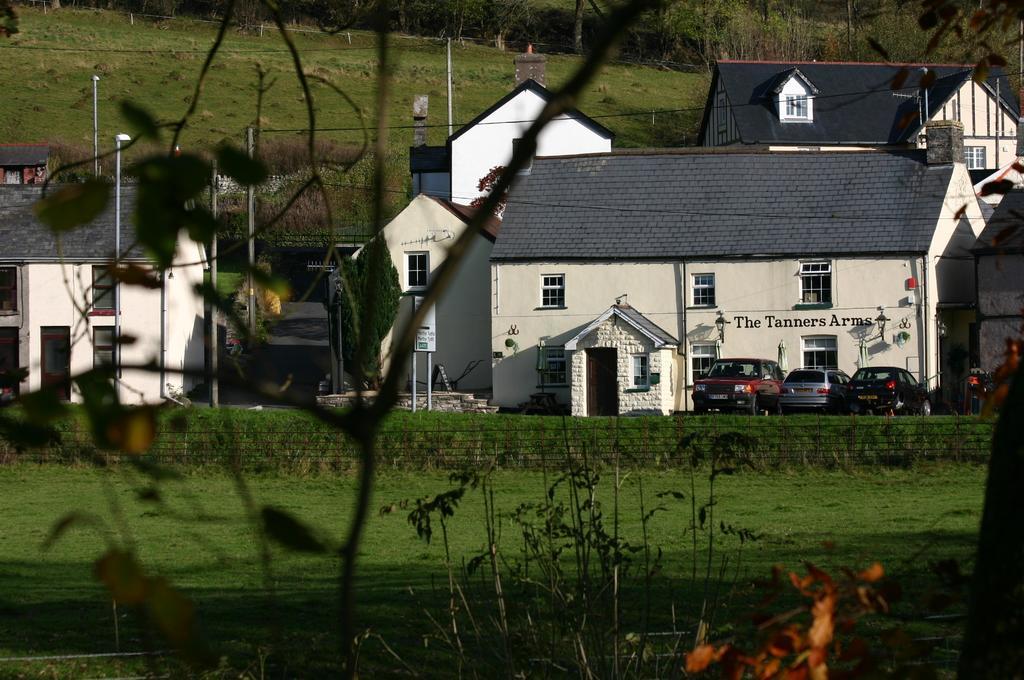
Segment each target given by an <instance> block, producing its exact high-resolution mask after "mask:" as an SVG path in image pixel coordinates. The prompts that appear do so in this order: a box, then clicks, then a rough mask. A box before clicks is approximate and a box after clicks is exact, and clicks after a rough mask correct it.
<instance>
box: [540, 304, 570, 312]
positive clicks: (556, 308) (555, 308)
mask: <svg viewBox="0 0 1024 680" xmlns="http://www.w3.org/2000/svg"><path fill="white" fill-rule="evenodd" d="M544 309H553V310H559V309H568V307H566V306H565V305H562V306H561V307H534V308H533V310H534V311H541V310H544Z"/></svg>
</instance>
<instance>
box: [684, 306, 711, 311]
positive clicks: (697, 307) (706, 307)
mask: <svg viewBox="0 0 1024 680" xmlns="http://www.w3.org/2000/svg"><path fill="white" fill-rule="evenodd" d="M686 308H687V309H696V310H699V311H713V310H715V309H718V305H687V307H686Z"/></svg>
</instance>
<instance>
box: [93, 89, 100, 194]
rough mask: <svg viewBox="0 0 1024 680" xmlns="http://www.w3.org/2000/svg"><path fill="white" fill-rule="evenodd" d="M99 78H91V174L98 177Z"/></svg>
mask: <svg viewBox="0 0 1024 680" xmlns="http://www.w3.org/2000/svg"><path fill="white" fill-rule="evenodd" d="M99 82H100V77H99V76H97V75H93V77H92V174H93V175H96V176H97V177H99V174H100V115H99V105H98V104H97V96H96V95H97V92H96V90H97V86H98V84H99Z"/></svg>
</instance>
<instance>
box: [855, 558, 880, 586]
mask: <svg viewBox="0 0 1024 680" xmlns="http://www.w3.org/2000/svg"><path fill="white" fill-rule="evenodd" d="M883 576H885V569H883V568H882V565H881V563H880V562H875V563H874V564H872V565H871V566H870V567H868V568H867V569H865V570H864V571H862V572H860V573H859V574H857V578H859V579H860V580H861V581H867V582H868V583H874V582H875V581H878V580H880V579H881V578H882V577H883Z"/></svg>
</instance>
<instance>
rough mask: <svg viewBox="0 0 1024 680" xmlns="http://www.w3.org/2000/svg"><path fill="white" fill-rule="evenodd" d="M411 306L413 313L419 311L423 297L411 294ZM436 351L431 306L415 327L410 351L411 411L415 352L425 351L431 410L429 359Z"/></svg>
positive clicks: (434, 322) (413, 400) (434, 323)
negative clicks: (414, 336)
mask: <svg viewBox="0 0 1024 680" xmlns="http://www.w3.org/2000/svg"><path fill="white" fill-rule="evenodd" d="M412 300H413V307H412V312H413V314H415V313H416V312H417V311H419V308H420V306H421V305H422V304H423V298H422V297H420V296H419V295H415V296H413V299H412ZM435 351H437V314H436V312H435V308H434V307H433V306H431V307H430V308H429V309H428V310H427V313H426V315H425V316H424V317H423V321H422V322H421V323H420V327H419V328H417V329H416V342H415V343H414V344H413V351H412V411H413V413H415V412H416V380H417V379H416V353H417V352H426V353H427V410H428V411H429V410H431V407H432V406H433V403H432V401H433V389H432V385H431V383H432V382H433V381H432V380H431V379H430V375H431V373H430V369H431V365H430V364H431V360H432V359H433V353H434V352H435Z"/></svg>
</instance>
